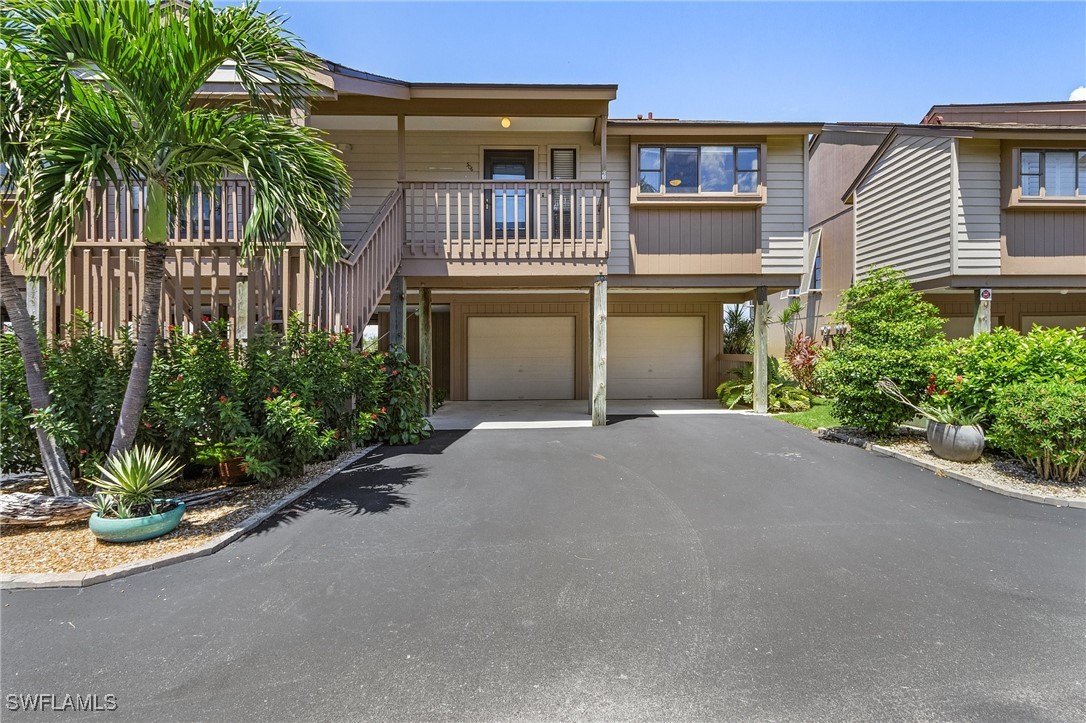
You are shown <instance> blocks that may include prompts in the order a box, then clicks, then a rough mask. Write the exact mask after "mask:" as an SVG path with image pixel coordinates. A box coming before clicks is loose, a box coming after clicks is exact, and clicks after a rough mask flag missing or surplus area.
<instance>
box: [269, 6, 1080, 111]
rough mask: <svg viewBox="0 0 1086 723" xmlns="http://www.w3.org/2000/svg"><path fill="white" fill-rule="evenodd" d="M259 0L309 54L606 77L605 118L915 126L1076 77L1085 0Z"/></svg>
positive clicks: (470, 72)
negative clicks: (934, 113)
mask: <svg viewBox="0 0 1086 723" xmlns="http://www.w3.org/2000/svg"><path fill="white" fill-rule="evenodd" d="M262 6H263V7H264V8H266V9H273V8H276V7H278V8H280V9H281V10H282V11H283V12H284V13H286V14H287V15H289V16H291V19H290V21H289V26H290V27H291V29H292V30H294V31H295V32H297V33H298V34H299V35H301V36H302V38H303V39H304V40H305V42H306V45H307V47H308V48H309V49H310V50H312V51H313V52H315V53H318V54H319V55H322V56H324V57H327V58H329V59H332V60H335V61H337V62H340V63H343V64H344V65H348V66H351V67H354V68H359V69H361V70H368V71H370V72H374V73H379V74H382V75H390V76H392V77H395V78H401V79H404V80H411V81H418V82H424V81H426V82H501V83H617V84H618V86H619V91H618V99H617V101H616V102H615V103H613V104H612V106H611V108H612V110H611V114H612V116H613V117H629V116H633V115H636V114H637V113H648V112H649V111H652V112H653V113H654V114H655V115H656V117H658V118H660V117H679V118H685V119H734V120H812V121H834V120H870V121H905V122H917V121H919V120H920V118H921V117H922V116H923V115H924V113H925V111H926V110H927V109H928V108H929V107H930V106H931V105H933V104H936V103H983V102H1000V101H1032V100H1066V99H1067V97H1068V95H1069V94H1070V93H1071V91H1072V90H1073V89H1074V88H1076V87H1078V86H1082V85H1086V2H1066V3H1040V2H1029V3H982V2H967V3H881V2H866V3H858V2H850V3H845V2H839V3H663V2H661V3H619V2H606V3H573V2H563V3H526V2H522V3H493V2H492V3H474V4H468V3H370V2H301V1H294V2H286V1H283V0H264V2H263V3H262Z"/></svg>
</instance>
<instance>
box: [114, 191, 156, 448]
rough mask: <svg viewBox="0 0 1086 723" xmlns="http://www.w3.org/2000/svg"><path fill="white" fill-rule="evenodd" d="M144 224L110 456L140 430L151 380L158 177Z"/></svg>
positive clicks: (148, 192)
mask: <svg viewBox="0 0 1086 723" xmlns="http://www.w3.org/2000/svg"><path fill="white" fill-rule="evenodd" d="M146 214H147V215H146V217H145V219H144V222H143V223H144V225H143V237H144V240H145V241H146V242H147V253H146V255H145V256H146V261H145V266H144V269H143V278H144V286H143V298H142V299H141V300H140V325H139V332H138V334H137V336H136V353H135V355H134V356H133V357H132V371H131V372H130V373H129V375H128V386H127V387H126V388H125V390H124V401H123V402H122V403H121V414H120V418H119V419H118V420H117V429H115V430H114V432H113V443H112V444H111V445H110V447H109V456H110V457H113V456H114V455H117V454H119V453H121V452H127V451H128V450H130V449H132V444H133V443H134V442H135V441H136V432H137V431H138V430H139V423H140V418H141V417H143V408H144V407H145V406H146V405H147V388H148V386H150V383H151V362H152V360H153V359H154V356H155V340H156V339H157V338H158V312H159V307H160V306H161V305H162V277H163V276H165V274H166V238H167V236H166V234H167V224H166V190H165V188H164V187H163V185H162V184H161V183H159V182H157V181H154V180H151V179H148V181H147V207H146Z"/></svg>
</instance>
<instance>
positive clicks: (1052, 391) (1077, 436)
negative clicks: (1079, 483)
mask: <svg viewBox="0 0 1086 723" xmlns="http://www.w3.org/2000/svg"><path fill="white" fill-rule="evenodd" d="M991 408H992V416H993V419H994V421H993V424H992V426H991V427H990V428H989V429H988V439H989V440H990V441H991V442H992V444H994V445H995V446H997V447H999V448H1000V449H1003V450H1006V451H1008V452H1010V453H1011V454H1014V455H1016V456H1018V457H1020V458H1022V459H1023V460H1026V461H1027V462H1029V463H1030V464H1031V465H1033V468H1034V469H1035V470H1037V474H1039V475H1040V476H1041V477H1042V479H1046V480H1047V479H1054V480H1057V481H1059V482H1065V483H1069V482H1074V481H1075V480H1077V479H1078V477H1079V475H1081V474H1082V471H1083V467H1084V466H1086V385H1083V384H1077V383H1073V382H1066V381H1064V382H1024V383H1021V384H1015V385H1013V386H1011V387H1008V388H1006V389H1003V390H1001V391H1000V392H999V393H997V394H996V395H995V401H994V403H993V404H992V407H991Z"/></svg>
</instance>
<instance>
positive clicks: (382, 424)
mask: <svg viewBox="0 0 1086 723" xmlns="http://www.w3.org/2000/svg"><path fill="white" fill-rule="evenodd" d="M377 361H378V363H379V364H380V366H379V367H378V371H379V372H380V374H381V375H382V376H383V378H384V381H385V387H384V393H383V396H382V402H383V403H382V406H381V409H380V411H379V412H377V413H376V414H375V416H374V417H373V425H372V429H371V434H370V436H372V437H376V438H378V439H383V440H386V441H388V442H389V443H390V444H418V443H419V442H420V441H422V440H423V439H426V438H427V437H429V436H430V433H431V432H432V431H433V425H432V424H431V423H430V420H428V419H427V418H426V406H425V405H426V402H425V395H426V393H427V391H428V390H429V381H428V378H427V374H426V370H425V369H423V368H422V367H420V366H418V365H416V364H412V363H411V360H410V358H409V357H408V355H407V351H406V350H405V349H404V348H403V347H393V348H392V349H390V350H389V352H388V353H387V354H384V355H382V356H379V357H378V358H377Z"/></svg>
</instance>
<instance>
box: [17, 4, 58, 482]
mask: <svg viewBox="0 0 1086 723" xmlns="http://www.w3.org/2000/svg"><path fill="white" fill-rule="evenodd" d="M6 12H7V8H6V7H5V16H4V17H6ZM7 41H8V37H7V28H6V24H5V22H4V21H0V65H2V66H3V73H4V75H3V82H0V163H2V164H3V166H4V170H5V173H4V174H2V175H0V194H5V195H6V194H7V193H9V192H11V191H12V190H13V189H14V187H15V183H16V181H17V180H18V179H19V178H20V177H21V176H22V174H23V169H24V168H25V163H24V160H25V158H26V153H27V148H28V144H29V140H30V137H29V135H28V132H29V129H30V128H33V127H35V126H36V119H37V118H38V117H40V116H49V115H50V114H52V113H54V112H55V111H56V104H57V100H56V98H57V96H58V90H59V86H58V84H57V79H56V78H55V77H51V76H48V75H45V74H42V73H39V72H38V69H37V67H36V65H35V64H34V62H32V60H31V59H29V58H27V57H26V56H24V55H23V54H21V53H18V52H16V51H15V49H14V47H13V46H12V45H11V44H10V43H9V42H7ZM8 213H10V207H8V208H2V209H0V216H6V215H8ZM4 251H5V249H3V248H0V300H3V303H4V307H5V308H6V309H7V311H8V316H9V317H10V319H11V325H12V331H13V333H14V337H15V340H16V343H17V347H18V351H17V353H18V354H19V355H20V356H21V357H22V361H23V363H22V370H21V371H22V376H24V377H25V378H26V388H27V402H28V408H27V409H26V410H25V411H27V413H38V412H40V411H41V410H44V409H46V408H48V407H49V405H50V403H51V396H50V393H49V384H48V382H47V381H46V380H45V362H44V357H43V355H42V350H41V343H40V342H39V340H38V330H37V329H36V328H35V321H37V322H38V323H39V324H40V323H41V322H43V321H44V319H37V320H34V319H31V317H30V313H29V312H28V310H27V305H26V300H25V299H24V298H23V296H22V294H20V293H19V288H18V286H17V284H16V283H15V276H14V274H12V272H11V268H10V266H9V265H8V260H7V256H6V254H5V253H4ZM39 281H40V280H39ZM28 291H29V288H28ZM4 353H5V355H6V354H8V353H10V352H9V351H8V350H5V352H4ZM6 403H7V399H6V397H5V404H6ZM10 413H11V408H6V409H5V410H4V412H3V414H4V416H5V418H6V416H7V415H8V414H10ZM6 426H7V425H6V424H5V427H6ZM31 434H32V435H33V436H34V437H35V438H36V442H37V446H38V453H39V457H40V459H41V465H42V468H43V469H44V471H45V474H46V477H47V478H48V479H49V486H50V489H51V490H52V492H53V494H55V495H58V496H67V495H73V494H75V489H74V487H73V486H72V477H71V471H70V469H69V465H68V459H67V456H66V455H65V454H64V450H63V448H61V446H60V445H59V444H58V443H57V441H56V440H55V439H54V438H52V437H50V436H49V432H48V430H47V429H45V428H44V427H41V426H35V427H34V428H33V431H32V432H31ZM8 440H12V441H13V442H14V441H15V440H14V438H12V437H8V436H7V435H6V434H5V445H3V446H4V447H5V448H6V447H7V444H8ZM19 448H21V447H20V446H16V449H19ZM11 462H12V460H11V457H10V455H9V453H8V452H7V451H5V452H0V464H4V465H5V466H4V468H5V469H7V468H8V467H7V466H6V465H8V464H11Z"/></svg>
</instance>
